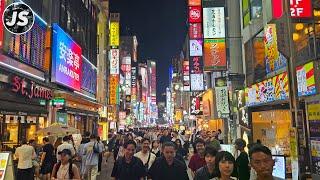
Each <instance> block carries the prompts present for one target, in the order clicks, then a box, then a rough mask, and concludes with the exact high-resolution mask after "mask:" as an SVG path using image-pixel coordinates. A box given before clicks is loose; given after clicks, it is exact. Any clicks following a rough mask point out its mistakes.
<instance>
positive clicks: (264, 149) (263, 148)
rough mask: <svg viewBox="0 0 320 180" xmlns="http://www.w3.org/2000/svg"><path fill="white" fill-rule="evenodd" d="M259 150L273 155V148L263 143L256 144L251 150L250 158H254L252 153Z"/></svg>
mask: <svg viewBox="0 0 320 180" xmlns="http://www.w3.org/2000/svg"><path fill="white" fill-rule="evenodd" d="M258 152H262V153H264V154H266V155H268V156H272V153H271V150H270V149H269V148H268V147H266V146H263V145H261V144H255V145H254V146H252V147H251V148H250V150H249V156H250V159H252V154H254V153H258Z"/></svg>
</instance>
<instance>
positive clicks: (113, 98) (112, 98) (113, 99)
mask: <svg viewBox="0 0 320 180" xmlns="http://www.w3.org/2000/svg"><path fill="white" fill-rule="evenodd" d="M118 86H119V77H118V76H116V75H110V76H109V104H110V105H116V104H117V102H118V100H117V91H118Z"/></svg>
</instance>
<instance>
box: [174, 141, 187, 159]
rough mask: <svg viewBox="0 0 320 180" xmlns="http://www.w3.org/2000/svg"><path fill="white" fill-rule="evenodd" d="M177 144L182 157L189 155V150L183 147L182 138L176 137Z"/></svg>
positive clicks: (178, 152)
mask: <svg viewBox="0 0 320 180" xmlns="http://www.w3.org/2000/svg"><path fill="white" fill-rule="evenodd" d="M175 144H176V146H177V154H179V155H180V156H182V157H186V156H187V152H186V150H185V149H184V148H183V146H182V144H181V140H180V139H176V141H175Z"/></svg>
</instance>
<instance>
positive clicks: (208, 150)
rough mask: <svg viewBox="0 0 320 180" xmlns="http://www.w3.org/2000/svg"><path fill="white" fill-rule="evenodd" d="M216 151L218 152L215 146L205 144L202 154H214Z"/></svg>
mask: <svg viewBox="0 0 320 180" xmlns="http://www.w3.org/2000/svg"><path fill="white" fill-rule="evenodd" d="M217 153H218V151H217V150H216V149H215V148H213V147H210V146H207V147H206V148H205V150H204V156H206V155H208V154H209V155H211V156H216V155H217Z"/></svg>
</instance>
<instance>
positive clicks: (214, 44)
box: [204, 39, 227, 71]
mask: <svg viewBox="0 0 320 180" xmlns="http://www.w3.org/2000/svg"><path fill="white" fill-rule="evenodd" d="M226 68H227V57H226V43H225V39H205V40H204V70H208V71H210V70H225V69H226Z"/></svg>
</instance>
